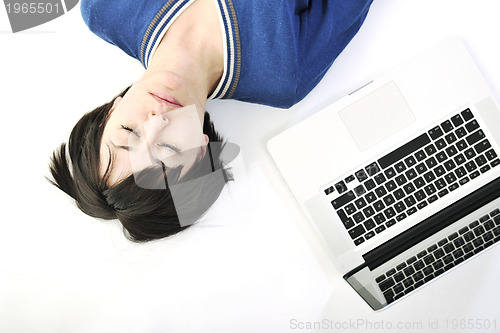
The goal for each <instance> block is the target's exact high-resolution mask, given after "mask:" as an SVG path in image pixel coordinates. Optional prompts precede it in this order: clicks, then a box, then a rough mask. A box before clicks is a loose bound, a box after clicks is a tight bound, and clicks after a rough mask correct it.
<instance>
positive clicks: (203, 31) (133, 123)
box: [51, 0, 372, 241]
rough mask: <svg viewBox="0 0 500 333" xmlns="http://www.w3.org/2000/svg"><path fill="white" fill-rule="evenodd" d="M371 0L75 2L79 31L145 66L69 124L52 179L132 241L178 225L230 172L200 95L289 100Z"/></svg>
mask: <svg viewBox="0 0 500 333" xmlns="http://www.w3.org/2000/svg"><path fill="white" fill-rule="evenodd" d="M371 1H372V0H277V1H268V0H252V1H250V0H148V1H146V0H141V1H137V0H133V1H132V0H83V1H82V2H81V11H82V16H83V19H84V21H85V22H86V24H87V25H88V27H89V28H90V30H92V31H93V32H94V33H95V34H96V35H97V36H99V37H101V38H102V39H104V40H106V41H108V42H109V43H111V44H113V45H116V46H118V47H119V48H120V49H122V50H123V51H124V52H125V53H127V54H128V55H130V56H132V57H134V58H136V59H137V60H139V61H140V62H141V63H142V64H143V65H144V67H145V68H146V71H145V72H144V74H143V75H142V77H141V78H140V79H139V80H138V81H137V82H136V83H134V84H133V85H132V86H131V87H129V88H127V89H126V90H125V91H124V92H122V93H121V94H119V96H117V97H116V98H114V99H113V100H111V101H110V102H109V103H107V104H104V105H103V106H101V107H99V108H97V109H96V110H94V111H92V112H90V113H88V114H86V115H85V116H84V117H83V118H82V119H81V120H80V121H79V122H78V123H77V125H76V126H75V128H74V129H73V132H72V133H71V135H70V139H69V143H68V146H67V147H66V145H65V144H63V145H61V147H60V148H59V149H58V150H57V151H56V152H55V153H54V156H53V158H52V164H51V173H52V176H53V183H54V184H55V185H56V186H58V187H59V188H60V189H62V190H63V191H65V192H66V193H68V194H69V195H71V196H72V197H73V198H74V199H75V200H76V202H77V204H78V206H79V207H80V208H81V210H82V211H84V212H85V213H87V214H89V215H91V216H95V217H99V218H103V219H119V220H120V221H121V223H122V224H123V226H124V229H125V230H126V231H127V232H128V234H129V235H130V238H131V239H133V240H136V241H145V240H151V239H155V238H162V237H165V236H168V235H171V234H174V233H176V232H178V231H180V230H183V229H184V228H186V227H187V226H189V225H190V224H192V223H194V222H195V221H196V220H198V219H199V218H200V217H201V216H202V215H203V214H204V213H205V212H206V211H207V209H208V208H209V207H210V206H211V205H212V204H213V202H215V200H216V199H217V197H218V196H219V194H220V192H221V191H222V188H223V186H224V184H225V182H227V181H228V180H230V179H231V175H230V173H229V172H228V170H226V169H225V167H224V164H223V162H222V161H221V159H220V153H221V151H222V148H223V146H224V144H221V142H222V138H221V137H220V136H219V135H218V134H217V132H216V131H215V129H214V126H213V124H212V123H211V122H210V117H209V115H208V113H206V111H205V104H206V101H207V100H208V99H216V98H224V99H237V100H240V101H245V102H251V103H259V104H265V105H270V106H275V107H280V108H288V107H291V106H292V105H294V104H295V103H297V102H299V101H300V100H302V99H303V98H304V97H305V96H306V95H307V94H308V93H309V92H310V91H311V90H312V89H313V88H314V87H315V86H316V84H317V83H318V82H319V81H320V80H321V78H322V77H323V76H324V74H325V73H326V71H327V70H328V69H329V67H330V66H331V65H332V63H333V61H334V60H335V58H336V57H337V56H338V55H339V54H340V52H341V51H342V50H343V49H344V48H345V46H346V45H347V44H348V43H349V41H350V40H351V39H352V38H353V37H354V35H355V34H356V33H357V31H358V30H359V29H360V27H361V25H362V23H363V21H364V19H365V17H366V15H367V13H368V10H369V7H370V5H371ZM67 148H68V152H69V156H68V157H69V159H68V158H67V152H66V149H67ZM214 172H219V173H220V174H221V175H222V177H210V175H211V174H213V173H214ZM221 179H222V181H221ZM174 188H175V190H174Z"/></svg>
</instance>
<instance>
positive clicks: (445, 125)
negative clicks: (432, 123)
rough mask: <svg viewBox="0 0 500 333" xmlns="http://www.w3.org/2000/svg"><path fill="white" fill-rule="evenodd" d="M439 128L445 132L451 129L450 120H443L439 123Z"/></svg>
mask: <svg viewBox="0 0 500 333" xmlns="http://www.w3.org/2000/svg"><path fill="white" fill-rule="evenodd" d="M441 128H442V129H443V130H444V131H445V133H448V132H449V131H451V130H452V129H453V124H452V123H451V121H449V120H446V121H445V122H443V123H441Z"/></svg>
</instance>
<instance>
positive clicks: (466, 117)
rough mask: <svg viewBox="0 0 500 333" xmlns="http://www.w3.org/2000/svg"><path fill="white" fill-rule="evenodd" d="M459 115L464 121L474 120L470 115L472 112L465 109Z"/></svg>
mask: <svg viewBox="0 0 500 333" xmlns="http://www.w3.org/2000/svg"><path fill="white" fill-rule="evenodd" d="M460 114H461V115H462V117H463V118H464V120H465V121H469V120H471V119H472V118H474V115H473V114H472V111H471V110H470V109H465V110H463V111H462V112H461V113H460Z"/></svg>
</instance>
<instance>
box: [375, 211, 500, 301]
mask: <svg viewBox="0 0 500 333" xmlns="http://www.w3.org/2000/svg"><path fill="white" fill-rule="evenodd" d="M499 240H500V209H498V208H497V209H495V210H493V211H492V212H491V213H490V214H488V215H485V216H483V217H481V218H480V219H479V220H476V221H473V222H472V223H470V224H469V225H466V226H465V227H461V228H460V229H459V230H457V231H456V232H453V233H451V234H450V235H448V237H446V238H443V239H442V240H440V241H438V242H437V243H435V244H432V245H431V246H429V247H428V248H427V249H426V250H423V251H421V252H419V253H418V254H417V255H416V256H412V257H410V258H408V259H407V260H405V261H403V262H401V263H399V264H398V265H395V266H394V267H393V268H391V269H389V270H388V271H387V272H386V273H385V274H382V275H380V276H378V277H377V278H376V279H375V282H376V283H377V284H378V286H379V288H380V290H381V291H382V293H383V294H384V297H385V299H386V301H387V303H388V304H390V303H392V302H394V301H395V300H397V299H399V298H401V297H403V296H404V295H406V294H408V293H410V292H411V291H413V290H415V289H417V288H418V287H421V286H422V285H424V284H425V283H427V282H429V281H431V280H432V279H434V278H435V277H437V276H439V275H441V274H443V273H444V272H446V271H448V270H450V269H451V268H453V267H455V266H456V265H458V264H460V263H462V262H464V261H465V260H467V259H470V258H472V257H473V256H475V255H476V254H478V253H479V252H481V251H483V250H484V249H486V248H488V247H490V246H491V245H493V244H495V243H497V242H498V241H499Z"/></svg>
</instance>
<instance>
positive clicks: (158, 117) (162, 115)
mask: <svg viewBox="0 0 500 333" xmlns="http://www.w3.org/2000/svg"><path fill="white" fill-rule="evenodd" d="M150 120H152V121H163V122H165V124H164V125H166V124H168V122H169V119H168V117H167V113H166V112H159V111H155V110H152V111H151V112H149V114H148V121H150Z"/></svg>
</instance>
